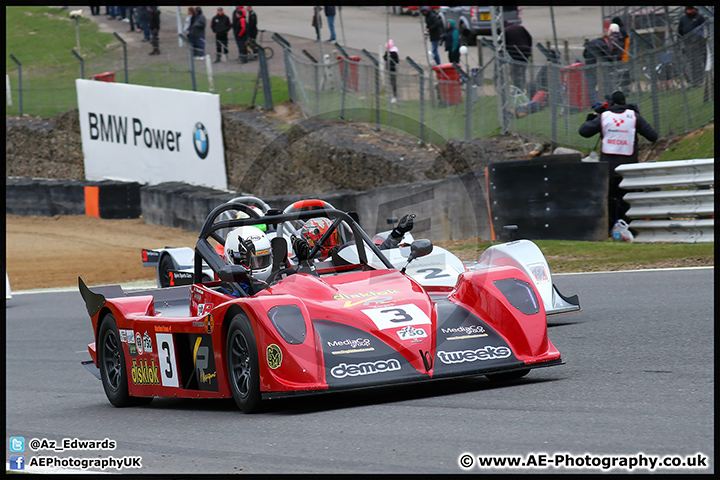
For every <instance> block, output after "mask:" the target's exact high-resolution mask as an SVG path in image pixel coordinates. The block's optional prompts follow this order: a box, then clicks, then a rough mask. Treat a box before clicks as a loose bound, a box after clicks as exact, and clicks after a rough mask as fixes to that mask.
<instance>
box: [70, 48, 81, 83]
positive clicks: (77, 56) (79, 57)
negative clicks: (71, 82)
mask: <svg viewBox="0 0 720 480" xmlns="http://www.w3.org/2000/svg"><path fill="white" fill-rule="evenodd" d="M70 52H71V53H72V54H73V55H75V58H77V59H78V60H79V61H80V78H85V60H83V59H82V57H81V56H80V55H78V53H77V52H76V51H75V49H74V48H73V49H71V50H70Z"/></svg>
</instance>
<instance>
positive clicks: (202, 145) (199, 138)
mask: <svg viewBox="0 0 720 480" xmlns="http://www.w3.org/2000/svg"><path fill="white" fill-rule="evenodd" d="M192 136H193V145H194V146H195V153H197V154H198V157H200V158H201V159H202V160H205V157H207V156H208V152H209V151H210V138H209V137H208V133H207V130H206V129H205V125H203V124H202V123H201V122H197V123H196V124H195V127H194V128H193V135H192Z"/></svg>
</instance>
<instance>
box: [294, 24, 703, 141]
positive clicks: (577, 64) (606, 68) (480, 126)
mask: <svg viewBox="0 0 720 480" xmlns="http://www.w3.org/2000/svg"><path fill="white" fill-rule="evenodd" d="M488 43H489V42H488ZM490 45H491V44H490ZM336 47H337V48H338V49H339V50H340V51H339V52H338V53H339V54H338V55H334V54H333V55H325V58H324V59H315V58H313V57H312V56H311V55H307V54H306V55H305V56H302V55H299V54H298V52H296V51H294V50H293V49H292V47H291V46H290V45H289V44H286V45H285V46H284V49H283V54H284V55H285V63H286V66H287V68H286V70H287V72H288V73H287V80H288V85H289V88H290V96H291V99H292V100H293V101H294V102H296V103H297V104H299V105H300V106H301V108H302V110H303V112H304V113H305V115H307V116H326V117H330V118H344V119H353V120H360V121H365V122H369V123H377V124H382V125H384V126H391V127H394V128H397V129H399V130H402V131H406V132H409V133H412V134H414V135H417V136H418V137H420V138H421V139H422V140H425V141H430V142H433V143H442V142H444V139H448V138H456V139H466V140H468V139H472V138H483V137H488V136H490V135H492V134H495V133H499V132H509V133H513V134H518V135H520V136H522V137H524V138H527V139H533V140H536V141H549V142H552V144H554V145H567V146H571V147H576V148H585V149H593V148H594V147H596V146H597V138H591V139H586V138H583V137H581V136H580V135H579V134H578V128H579V127H580V125H581V124H582V123H583V122H584V121H585V119H586V117H587V115H588V113H589V112H591V109H592V108H593V105H594V104H596V103H603V102H604V101H606V99H605V97H606V96H609V95H610V94H611V93H612V92H613V91H615V90H621V91H623V92H624V93H625V94H626V98H627V102H628V103H634V104H636V105H637V107H638V109H639V111H640V113H641V115H642V116H643V117H644V118H645V119H646V120H648V122H650V124H652V125H653V127H654V128H655V129H656V130H657V131H658V133H659V134H660V136H662V137H667V136H673V135H678V134H682V133H686V132H689V131H692V130H694V129H697V128H698V127H701V126H703V125H706V124H708V123H710V122H712V121H714V105H715V98H714V71H713V65H714V20H713V19H710V20H708V22H707V23H706V24H705V25H704V26H703V35H695V36H693V37H688V38H684V39H681V38H670V37H668V38H667V39H665V40H662V41H660V40H659V39H658V38H651V39H648V37H647V35H640V34H638V33H637V32H635V31H634V30H631V42H630V48H629V49H628V51H627V57H628V60H627V61H601V62H599V63H596V64H594V65H587V64H585V63H584V61H583V60H582V57H583V56H582V51H583V49H582V48H580V49H577V48H576V49H574V50H572V51H569V52H566V55H565V57H566V58H574V59H575V60H574V61H572V62H567V61H565V63H562V55H561V54H560V53H559V52H558V51H557V50H554V51H553V50H549V49H548V48H546V47H544V46H543V45H541V44H537V45H536V51H538V52H540V53H541V54H544V55H545V57H546V61H545V62H542V63H534V64H533V63H523V62H518V61H515V60H513V59H511V58H507V57H505V58H498V57H497V56H496V55H495V54H494V53H493V56H492V57H491V58H490V59H489V61H488V62H487V63H485V65H484V66H483V67H481V68H477V69H476V68H472V69H470V68H468V67H467V65H463V64H459V65H452V64H446V65H443V66H440V67H434V68H432V69H430V68H427V67H425V68H422V67H418V66H417V63H416V62H415V61H414V60H413V59H411V58H409V57H406V58H405V59H401V61H400V63H399V65H397V70H396V72H394V73H393V72H390V71H388V69H387V68H385V62H384V60H383V59H382V58H379V57H378V56H377V55H372V54H370V53H369V52H363V56H349V55H346V54H344V53H343V52H342V48H341V47H339V45H336ZM491 48H492V47H491ZM700 51H702V53H701V54H700ZM370 57H372V58H370ZM393 77H394V81H393ZM595 85H596V86H595ZM421 126H422V127H423V130H422V131H421ZM641 141H644V139H642V138H641Z"/></svg>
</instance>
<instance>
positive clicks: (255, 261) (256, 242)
mask: <svg viewBox="0 0 720 480" xmlns="http://www.w3.org/2000/svg"><path fill="white" fill-rule="evenodd" d="M225 260H226V261H227V262H228V264H230V265H242V266H244V267H245V268H247V270H248V276H249V277H250V278H249V280H250V281H249V282H238V285H240V287H241V288H242V289H243V290H244V291H245V294H247V295H253V294H254V293H255V291H254V288H253V286H254V285H253V283H255V282H252V280H257V281H258V282H256V283H259V284H261V285H264V286H267V285H266V284H265V280H267V278H268V276H269V275H270V270H271V269H272V252H271V250H270V241H269V240H268V238H267V236H266V235H265V232H263V231H262V230H260V229H259V228H258V227H254V226H245V227H237V228H236V229H234V230H232V231H231V232H230V233H228V235H227V238H226V239H225ZM221 290H222V291H223V293H227V294H229V295H233V296H236V297H239V296H243V294H242V293H241V292H239V291H238V290H237V289H236V288H234V287H233V291H229V289H227V288H224V287H221Z"/></svg>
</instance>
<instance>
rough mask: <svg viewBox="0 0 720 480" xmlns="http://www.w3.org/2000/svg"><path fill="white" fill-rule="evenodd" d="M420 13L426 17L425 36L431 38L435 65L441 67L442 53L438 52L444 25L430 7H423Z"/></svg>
mask: <svg viewBox="0 0 720 480" xmlns="http://www.w3.org/2000/svg"><path fill="white" fill-rule="evenodd" d="M420 11H421V12H422V14H423V15H424V16H425V35H427V36H428V37H430V44H431V45H432V55H433V60H435V65H440V52H438V46H439V45H440V40H441V39H442V34H443V24H442V20H440V17H438V14H437V13H436V12H435V10H433V9H432V8H430V7H421V8H420Z"/></svg>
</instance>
